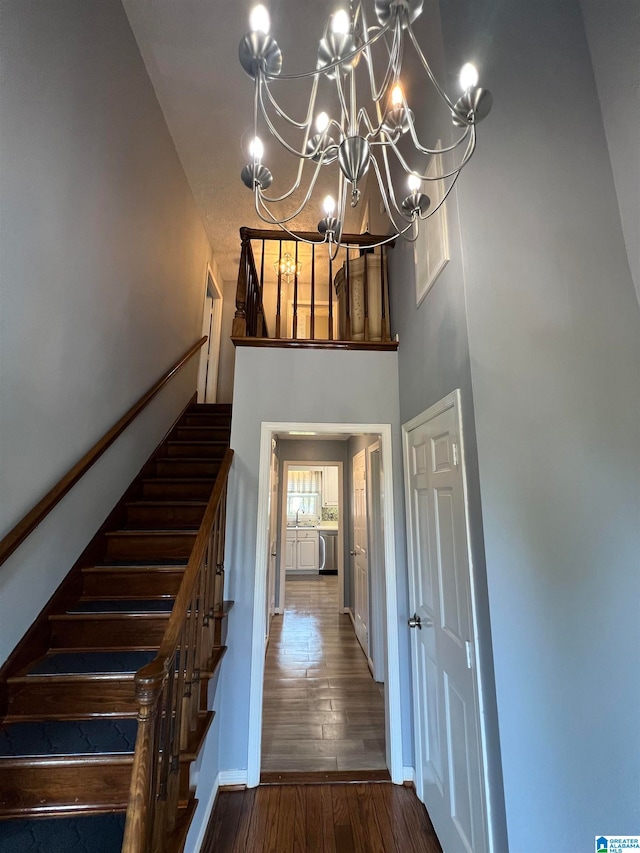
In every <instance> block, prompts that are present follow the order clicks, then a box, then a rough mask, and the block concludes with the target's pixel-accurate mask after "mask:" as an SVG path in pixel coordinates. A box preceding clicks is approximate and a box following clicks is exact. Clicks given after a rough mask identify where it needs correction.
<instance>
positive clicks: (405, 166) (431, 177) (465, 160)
mask: <svg viewBox="0 0 640 853" xmlns="http://www.w3.org/2000/svg"><path fill="white" fill-rule="evenodd" d="M389 143H390V145H391V148H392V149H393V152H394V153H395V155H396V157H397V158H398V160H399V161H400V164H401V165H402V168H403V169H404V170H405V171H406V172H410V173H411V174H412V175H415V176H416V177H417V178H419V179H420V180H421V181H442V180H444V179H446V178H451V177H453V175H455V174H457V173H458V172H460V170H461V169H463V168H464V166H466V165H467V163H468V162H469V160H470V159H471V157H472V155H473V152H474V151H475V148H476V133H475V128H473V129H472V133H471V135H470V137H469V142H468V144H467V150H466V151H465V153H464V156H463V158H462V162H461V163H459V164H458V165H457V166H456V167H455V169H452V170H451V171H450V172H445V173H444V174H443V175H437V176H434V175H423V174H421V173H420V172H416V171H415V170H414V169H411V168H410V166H409V164H408V163H407V161H406V160H405V159H404V157H403V156H402V154H401V153H400V150H399V148H398V146H397V145H396V144H395V142H394V141H393V140H392V139H390V140H389ZM382 150H383V152H384V153H385V154H386V150H387V149H386V148H383V149H382ZM440 153H441V152H440V151H438V150H436V151H435V152H434V154H440Z"/></svg>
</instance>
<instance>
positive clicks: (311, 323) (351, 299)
mask: <svg viewBox="0 0 640 853" xmlns="http://www.w3.org/2000/svg"><path fill="white" fill-rule="evenodd" d="M317 237H318V235H317V234H314V233H309V232H304V231H299V232H295V236H294V237H290V236H289V235H287V234H285V233H284V232H282V231H279V230H272V231H270V230H262V229H254V228H241V229H240V239H241V253H240V267H239V271H238V287H237V291H236V313H235V317H234V320H233V329H232V340H233V342H234V344H236V345H237V346H238V345H240V346H295V347H333V348H343V349H350V348H352V349H395V348H396V347H397V343H396V342H395V341H392V340H391V330H390V324H389V276H388V273H387V254H388V251H389V249H390V248H392V247H393V243H389V244H387V245H386V246H376V245H375V244H376V243H379V242H380V241H381V240H383V239H384V237H380V236H375V235H371V234H349V235H343V240H344V243H345V244H346V245H345V247H343V248H341V249H340V251H339V252H338V254H337V256H336V257H335V258H334V259H331V257H330V254H329V250H328V247H327V246H326V245H318V246H316V245H310V244H309V243H308V242H305V241H314V240H317Z"/></svg>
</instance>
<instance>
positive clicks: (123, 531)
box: [105, 527, 199, 536]
mask: <svg viewBox="0 0 640 853" xmlns="http://www.w3.org/2000/svg"><path fill="white" fill-rule="evenodd" d="M198 530H199V528H198V527H173V528H171V529H166V528H162V529H158V528H156V527H120V528H119V529H118V530H108V531H107V532H106V533H105V536H140V534H141V533H145V534H149V535H151V536H175V535H176V533H178V534H180V536H185V535H187V534H189V535H193V536H195V534H196V533H197V532H198Z"/></svg>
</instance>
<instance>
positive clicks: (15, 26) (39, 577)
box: [0, 0, 210, 661]
mask: <svg viewBox="0 0 640 853" xmlns="http://www.w3.org/2000/svg"><path fill="white" fill-rule="evenodd" d="M0 50H1V53H2V64H1V66H0V75H1V79H0V86H1V89H2V98H1V99H0V127H1V137H0V197H1V198H2V227H1V229H0V257H1V259H2V313H1V316H0V363H1V364H2V371H1V373H0V535H4V534H5V533H7V532H8V531H9V530H10V529H11V528H12V526H13V525H14V524H15V523H16V522H17V521H18V520H19V519H20V518H21V517H22V516H23V515H24V513H25V512H27V511H28V510H29V509H30V508H31V506H32V505H33V504H34V503H35V502H36V501H37V500H38V499H39V498H40V497H41V496H42V495H43V494H44V493H45V492H46V491H47V490H48V489H49V488H50V487H51V486H52V485H53V484H54V483H56V482H57V480H58V479H59V478H60V477H61V476H62V474H64V473H65V471H66V470H67V469H68V468H69V467H70V466H71V465H72V464H74V463H75V462H76V461H77V460H78V458H79V457H80V456H81V455H82V454H83V453H84V452H85V451H86V450H88V449H89V447H91V445H92V444H93V443H94V442H95V441H96V440H97V439H99V438H100V437H101V436H102V435H103V433H104V432H105V431H106V430H107V429H108V428H109V427H110V426H111V425H112V424H113V423H114V422H115V421H116V420H117V419H118V418H119V417H120V416H121V415H122V414H123V413H124V412H125V411H126V410H127V409H128V408H129V406H131V405H132V404H133V403H134V402H135V401H136V400H137V399H138V398H139V397H140V396H141V395H142V394H143V393H144V391H146V390H147V388H148V387H149V386H151V385H152V384H153V383H154V382H155V380H156V379H158V377H159V376H160V375H161V374H162V373H163V372H164V371H165V370H166V369H167V368H168V367H169V366H170V365H171V363H172V362H173V361H174V360H175V359H176V358H178V356H180V355H181V354H182V353H183V352H184V351H185V350H186V349H187V347H188V346H189V345H191V344H192V343H193V342H194V341H195V340H196V339H197V338H198V337H199V336H200V329H201V323H202V316H201V314H202V304H203V296H204V286H205V274H206V263H207V261H208V260H209V258H210V247H209V244H208V241H207V239H206V236H205V233H204V230H203V228H202V224H201V220H200V217H199V215H198V212H197V210H196V208H195V204H194V202H193V198H192V196H191V192H190V190H189V187H188V185H187V182H186V179H185V176H184V173H183V170H182V167H181V165H180V162H179V160H178V157H177V155H176V152H175V149H174V147H173V143H172V141H171V138H170V136H169V133H168V131H167V128H166V125H165V123H164V120H163V117H162V114H161V111H160V108H159V106H158V103H157V101H156V98H155V95H154V92H153V89H152V87H151V84H150V82H149V79H148V77H147V74H146V72H145V69H144V66H143V63H142V60H141V58H140V55H139V53H138V49H137V46H136V43H135V40H134V38H133V35H132V34H131V31H130V28H129V24H128V22H127V19H126V16H125V14H124V11H123V9H122V6H121V5H120V3H119V2H116V0H104V2H100V3H86V2H84V0H60V2H57V3H56V4H55V10H53V9H52V6H51V4H49V3H44V2H28V3H27V2H25V3H23V2H15V0H13V2H11V1H10V2H3V3H2V27H1V29H0ZM196 367H197V359H195V360H194V361H193V363H192V364H191V365H190V367H189V368H188V369H187V370H186V371H183V373H182V374H181V375H180V376H179V378H178V379H177V380H175V381H174V382H173V383H172V384H171V385H170V386H169V387H168V388H167V389H165V391H163V392H162V394H161V395H160V396H159V397H158V398H156V400H155V401H154V402H153V404H152V405H151V407H150V408H149V409H147V411H146V412H145V414H144V415H143V416H141V418H140V420H139V422H138V423H136V425H135V426H133V427H132V428H131V429H130V430H128V432H127V434H126V435H125V436H124V437H123V438H122V439H120V440H119V441H118V442H117V443H116V444H115V445H114V446H113V447H112V448H111V449H110V450H109V451H108V453H107V454H106V455H105V456H104V457H103V458H102V460H101V461H100V462H99V463H98V465H97V466H96V467H95V468H94V469H93V470H92V472H91V473H90V474H89V475H87V476H86V477H85V478H84V480H83V481H82V482H81V483H80V484H79V485H78V486H77V487H76V488H75V489H74V490H73V491H72V493H71V494H70V495H68V496H67V497H66V498H65V499H64V500H63V502H62V503H61V504H59V506H58V508H57V509H56V510H55V511H54V512H53V513H52V514H51V515H50V516H49V518H48V519H47V521H45V522H44V523H43V524H42V525H41V526H40V528H39V529H38V530H37V531H36V532H35V533H34V534H33V535H32V536H31V537H30V539H29V540H28V542H27V543H25V545H23V546H22V547H21V548H20V549H19V550H18V551H17V552H16V553H15V554H14V555H13V557H12V558H10V560H9V561H8V562H7V563H5V565H4V566H3V567H2V568H1V569H0V625H1V626H2V628H1V637H0V661H2V660H4V659H5V658H6V657H7V655H8V653H9V652H10V651H11V649H12V648H13V647H14V645H15V643H16V642H17V641H18V640H19V639H20V637H21V635H22V634H23V633H24V631H25V630H26V629H27V628H28V627H29V625H30V624H31V622H32V620H33V619H34V618H35V616H36V615H37V614H38V612H39V611H40V609H41V608H42V606H43V605H44V604H45V602H46V601H47V600H48V598H49V597H50V595H51V594H52V593H53V591H54V590H55V589H56V587H57V586H58V584H59V582H60V581H61V579H62V578H63V577H64V575H65V574H66V573H67V571H68V570H69V568H70V567H71V565H72V564H73V562H74V561H75V559H76V558H77V556H78V555H79V553H80V552H81V551H82V549H83V548H84V546H85V545H86V544H87V542H88V541H89V539H90V538H91V536H92V535H93V534H94V533H95V531H96V529H97V528H98V526H99V525H100V523H101V522H102V520H103V519H104V517H105V516H106V515H107V513H108V512H109V510H110V509H111V507H112V506H113V504H114V503H115V502H116V500H117V499H118V497H119V496H120V495H121V494H122V492H123V491H124V489H125V488H126V486H127V485H128V483H129V482H130V480H131V478H132V477H133V475H134V474H135V473H136V471H137V470H138V469H139V468H140V467H141V465H142V464H143V462H144V461H145V459H146V458H147V457H148V455H149V453H150V452H151V450H152V449H153V448H154V446H155V445H156V444H157V442H158V441H159V440H160V439H161V438H162V435H163V434H164V432H165V430H166V429H167V428H168V426H169V425H170V424H171V422H172V420H173V419H174V418H175V416H176V415H177V413H178V412H179V411H180V409H181V408H182V406H183V405H185V404H186V402H187V400H188V399H189V397H190V396H191V394H192V393H193V391H194V390H195V370H196Z"/></svg>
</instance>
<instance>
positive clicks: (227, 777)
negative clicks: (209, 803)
mask: <svg viewBox="0 0 640 853" xmlns="http://www.w3.org/2000/svg"><path fill="white" fill-rule="evenodd" d="M218 778H219V780H220V787H221V788H224V787H225V786H226V785H246V784H247V771H246V770H221V771H220V772H219V773H218Z"/></svg>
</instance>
